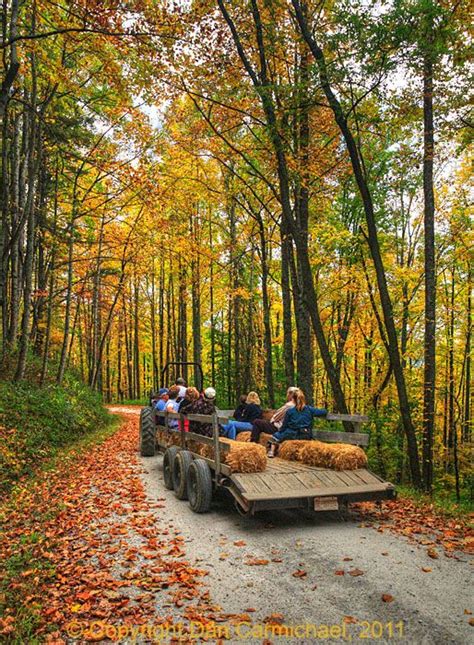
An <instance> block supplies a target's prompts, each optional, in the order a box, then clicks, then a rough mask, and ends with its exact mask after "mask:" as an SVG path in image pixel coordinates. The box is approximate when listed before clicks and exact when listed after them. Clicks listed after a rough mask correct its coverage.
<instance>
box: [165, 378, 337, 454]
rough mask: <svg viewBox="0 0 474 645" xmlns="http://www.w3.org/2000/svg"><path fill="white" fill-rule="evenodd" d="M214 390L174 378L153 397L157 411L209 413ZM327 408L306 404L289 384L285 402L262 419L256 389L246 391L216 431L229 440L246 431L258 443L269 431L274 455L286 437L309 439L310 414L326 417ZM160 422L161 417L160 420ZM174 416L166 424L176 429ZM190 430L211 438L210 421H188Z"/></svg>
mask: <svg viewBox="0 0 474 645" xmlns="http://www.w3.org/2000/svg"><path fill="white" fill-rule="evenodd" d="M215 400H216V391H215V389H214V388H212V387H208V388H207V389H206V390H204V392H202V393H199V391H198V390H197V389H196V388H195V387H188V388H186V383H185V381H184V379H182V378H178V379H177V380H176V382H175V384H174V385H172V386H171V387H170V388H169V389H167V388H163V389H161V390H159V392H158V393H157V396H156V398H155V403H154V404H155V407H156V409H157V410H162V411H166V410H167V411H169V412H182V413H184V414H206V415H211V414H214V412H215V411H216V405H215V403H216V401H215ZM326 415H327V410H325V409H323V408H314V407H313V406H311V405H308V404H307V403H306V398H305V395H304V392H303V390H301V389H300V388H298V387H289V388H288V390H287V392H286V402H285V403H284V404H283V405H282V406H281V407H280V408H278V410H276V411H275V412H274V413H273V415H272V417H271V418H270V420H266V419H264V418H263V410H262V407H261V402H260V397H259V396H258V394H257V392H249V393H248V394H246V395H242V396H241V397H240V403H239V405H238V406H237V408H236V409H235V411H234V415H233V417H234V418H233V419H231V420H230V421H229V422H228V423H226V424H225V425H222V426H221V427H220V434H221V435H222V436H224V437H227V438H229V439H236V438H237V435H238V434H239V432H245V431H250V432H251V441H253V442H255V443H259V441H260V435H261V434H262V433H266V434H271V435H272V438H271V439H270V441H269V450H268V456H269V457H274V456H275V455H276V454H277V451H278V446H279V445H280V444H281V443H282V442H283V441H287V440H289V439H312V438H313V433H312V426H313V419H314V417H326ZM160 421H161V424H162V425H164V420H162V419H160ZM178 425H179V422H178V420H177V419H170V420H169V421H168V427H169V428H170V429H172V430H177V429H178ZM186 429H188V430H189V431H191V432H195V433H196V434H202V435H205V436H208V437H212V432H213V430H212V424H211V423H209V424H207V423H202V422H199V421H189V423H188V424H187V426H186Z"/></svg>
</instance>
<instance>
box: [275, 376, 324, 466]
mask: <svg viewBox="0 0 474 645" xmlns="http://www.w3.org/2000/svg"><path fill="white" fill-rule="evenodd" d="M293 400H294V402H295V405H294V407H293V408H290V409H289V410H288V411H287V412H286V414H285V418H284V420H283V425H282V426H281V428H280V430H278V431H277V432H274V433H273V436H272V439H271V440H270V451H269V453H268V456H269V457H274V456H275V455H276V453H277V450H278V446H279V444H280V443H282V442H283V441H288V439H312V438H313V419H314V417H325V416H327V413H328V412H327V410H324V408H313V406H311V405H308V404H307V403H306V398H305V395H304V392H303V390H301V389H299V388H298V389H297V390H296V392H294V394H293Z"/></svg>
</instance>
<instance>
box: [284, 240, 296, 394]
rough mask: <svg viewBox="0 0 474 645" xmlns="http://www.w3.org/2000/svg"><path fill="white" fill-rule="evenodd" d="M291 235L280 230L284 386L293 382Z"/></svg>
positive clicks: (288, 385)
mask: <svg viewBox="0 0 474 645" xmlns="http://www.w3.org/2000/svg"><path fill="white" fill-rule="evenodd" d="M291 246H292V241H291V237H290V236H289V235H288V234H287V233H285V232H284V231H283V230H281V296H282V303H283V360H284V362H285V380H286V386H287V387H290V385H294V384H295V363H294V358H293V328H292V321H291V315H292V312H291V290H290V257H291V256H290V254H291Z"/></svg>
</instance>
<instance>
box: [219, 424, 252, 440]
mask: <svg viewBox="0 0 474 645" xmlns="http://www.w3.org/2000/svg"><path fill="white" fill-rule="evenodd" d="M222 430H223V431H224V437H227V438H228V439H235V438H236V436H237V435H238V434H239V432H243V431H244V430H252V424H251V423H247V422H246V421H229V423H226V424H225V426H222Z"/></svg>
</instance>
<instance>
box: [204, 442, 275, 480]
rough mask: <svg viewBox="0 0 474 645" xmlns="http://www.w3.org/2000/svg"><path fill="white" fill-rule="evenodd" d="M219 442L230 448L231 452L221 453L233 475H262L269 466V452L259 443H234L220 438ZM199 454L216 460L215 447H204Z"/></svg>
mask: <svg viewBox="0 0 474 645" xmlns="http://www.w3.org/2000/svg"><path fill="white" fill-rule="evenodd" d="M219 441H221V442H223V443H226V444H228V445H229V446H230V451H229V452H225V453H224V452H223V451H222V452H221V462H222V463H224V464H226V465H227V466H229V468H230V469H231V471H232V472H233V473H261V472H262V471H264V470H265V468H266V466H267V451H266V450H265V448H264V447H263V446H259V445H258V443H250V442H244V441H233V440H232V439H226V438H224V437H220V439H219ZM199 454H200V455H201V456H202V457H206V458H207V459H214V457H215V452H214V446H211V445H203V446H201V448H200V450H199Z"/></svg>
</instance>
